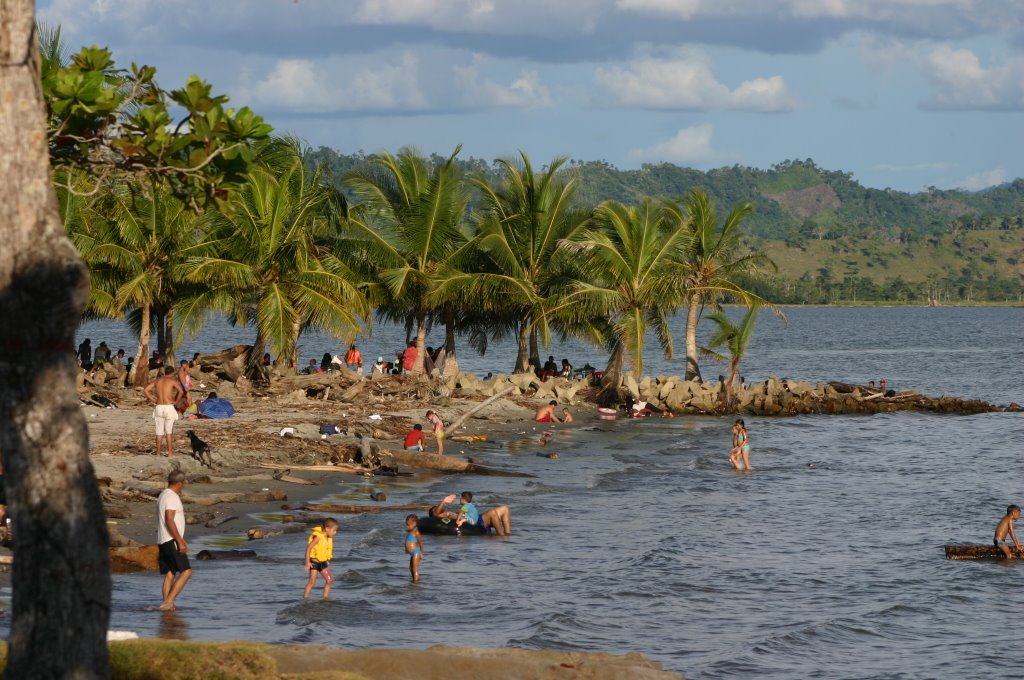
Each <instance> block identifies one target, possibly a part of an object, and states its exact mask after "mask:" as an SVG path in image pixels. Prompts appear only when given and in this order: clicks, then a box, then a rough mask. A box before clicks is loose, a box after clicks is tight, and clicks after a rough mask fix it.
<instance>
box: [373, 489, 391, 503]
mask: <svg viewBox="0 0 1024 680" xmlns="http://www.w3.org/2000/svg"><path fill="white" fill-rule="evenodd" d="M387 499H388V497H387V496H385V495H384V492H383V491H371V492H370V500H371V501H376V502H377V503H383V502H384V501H386V500H387Z"/></svg>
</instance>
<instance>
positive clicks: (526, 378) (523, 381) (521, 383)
mask: <svg viewBox="0 0 1024 680" xmlns="http://www.w3.org/2000/svg"><path fill="white" fill-rule="evenodd" d="M508 380H509V382H511V383H512V384H513V385H515V386H516V387H518V388H519V391H520V392H529V391H530V385H532V384H533V383H534V382H536V381H537V377H536V376H535V375H533V374H532V373H513V374H512V375H511V376H509V378H508Z"/></svg>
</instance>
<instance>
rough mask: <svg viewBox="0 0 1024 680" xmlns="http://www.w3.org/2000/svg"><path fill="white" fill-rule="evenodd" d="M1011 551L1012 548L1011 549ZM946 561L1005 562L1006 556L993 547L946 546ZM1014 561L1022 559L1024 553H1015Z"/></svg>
mask: <svg viewBox="0 0 1024 680" xmlns="http://www.w3.org/2000/svg"><path fill="white" fill-rule="evenodd" d="M1011 550H1012V548H1011ZM946 559H947V560H1005V559H1006V555H1004V554H1003V551H1002V550H1000V549H999V548H997V547H995V546H994V545H947V546H946ZM1014 559H1018V560H1021V559H1024V552H1017V554H1016V555H1015V557H1014Z"/></svg>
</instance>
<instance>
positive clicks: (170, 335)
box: [160, 309, 178, 366]
mask: <svg viewBox="0 0 1024 680" xmlns="http://www.w3.org/2000/svg"><path fill="white" fill-rule="evenodd" d="M160 356H162V357H163V358H164V363H165V364H167V365H168V366H174V365H176V364H177V363H178V360H177V357H175V356H174V310H173V309H171V310H168V311H167V313H166V314H165V315H164V347H163V349H161V350H160Z"/></svg>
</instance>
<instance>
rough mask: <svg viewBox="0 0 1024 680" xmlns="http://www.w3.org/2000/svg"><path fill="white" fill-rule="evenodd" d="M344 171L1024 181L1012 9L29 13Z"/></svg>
mask: <svg viewBox="0 0 1024 680" xmlns="http://www.w3.org/2000/svg"><path fill="white" fill-rule="evenodd" d="M37 12H38V16H39V19H40V21H42V22H44V23H46V24H49V25H60V26H61V28H62V31H63V36H64V39H65V42H67V44H68V46H69V47H72V48H75V49H77V48H78V47H80V46H83V45H93V44H96V45H103V46H107V47H109V48H111V50H112V51H113V53H114V57H115V59H116V60H117V61H118V64H119V65H124V66H125V67H127V66H128V64H129V63H131V62H133V61H134V62H138V63H140V64H148V65H152V66H155V67H156V68H157V70H158V74H157V79H158V81H159V82H160V84H161V85H162V86H163V87H165V88H168V89H171V88H175V87H180V86H181V85H182V84H184V82H185V80H186V79H187V77H188V76H189V75H191V74H193V73H194V74H198V75H200V76H201V77H202V78H204V79H205V80H207V81H209V82H211V83H212V84H213V86H214V91H215V92H217V93H223V94H227V95H228V96H230V98H231V104H232V105H233V106H238V107H241V106H249V107H250V108H252V109H253V110H254V111H255V112H256V113H259V114H260V115H262V116H264V118H266V119H267V121H268V122H270V123H271V124H272V125H274V127H275V128H276V130H277V131H279V132H288V133H291V134H294V135H297V136H298V137H300V138H302V139H304V140H305V141H306V142H307V143H308V144H310V145H311V146H313V147H314V148H315V147H319V146H327V147H331V148H333V149H336V150H338V151H340V152H343V153H353V152H356V151H363V152H365V153H372V152H376V151H380V150H382V149H388V150H391V151H395V150H397V149H398V148H400V147H402V146H413V147H416V148H417V149H419V150H421V151H422V152H424V153H428V154H429V153H439V154H443V155H448V154H450V153H451V152H452V151H453V150H454V148H455V147H456V146H457V145H458V144H462V145H463V150H462V153H461V155H462V156H463V157H469V156H474V157H477V158H483V159H486V160H488V161H490V160H493V159H495V158H498V157H509V156H513V155H515V154H517V153H518V152H519V151H520V150H522V151H525V152H526V153H527V154H529V156H530V158H531V159H532V160H533V162H534V163H535V164H538V165H541V164H545V163H547V162H548V161H550V160H551V159H553V158H555V157H558V156H569V157H571V158H575V159H579V160H584V161H590V160H604V161H607V162H609V163H611V164H613V165H615V166H616V167H619V168H622V169H631V168H638V167H641V165H642V164H645V163H660V162H671V163H676V164H678V165H682V166H688V167H694V168H698V169H701V170H708V169H711V168H716V167H721V166H732V165H736V164H739V165H746V166H751V167H759V168H768V167H770V166H772V165H774V164H776V163H779V162H781V161H784V160H787V159H801V160H802V159H806V158H811V159H813V160H814V161H815V162H816V163H817V164H818V165H819V166H821V167H824V168H827V169H830V170H843V171H846V172H851V173H853V176H854V178H855V179H857V180H858V181H860V182H861V183H863V184H865V185H867V186H871V187H876V188H886V187H889V188H892V189H898V190H903V191H920V190H923V189H925V188H927V187H929V186H936V187H939V188H954V187H960V188H966V189H970V190H978V189H983V188H985V187H989V186H992V185H997V184H1001V183H1003V182H1007V181H1011V180H1013V179H1015V178H1017V177H1024V136H1022V131H1024V0H38V2H37Z"/></svg>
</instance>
